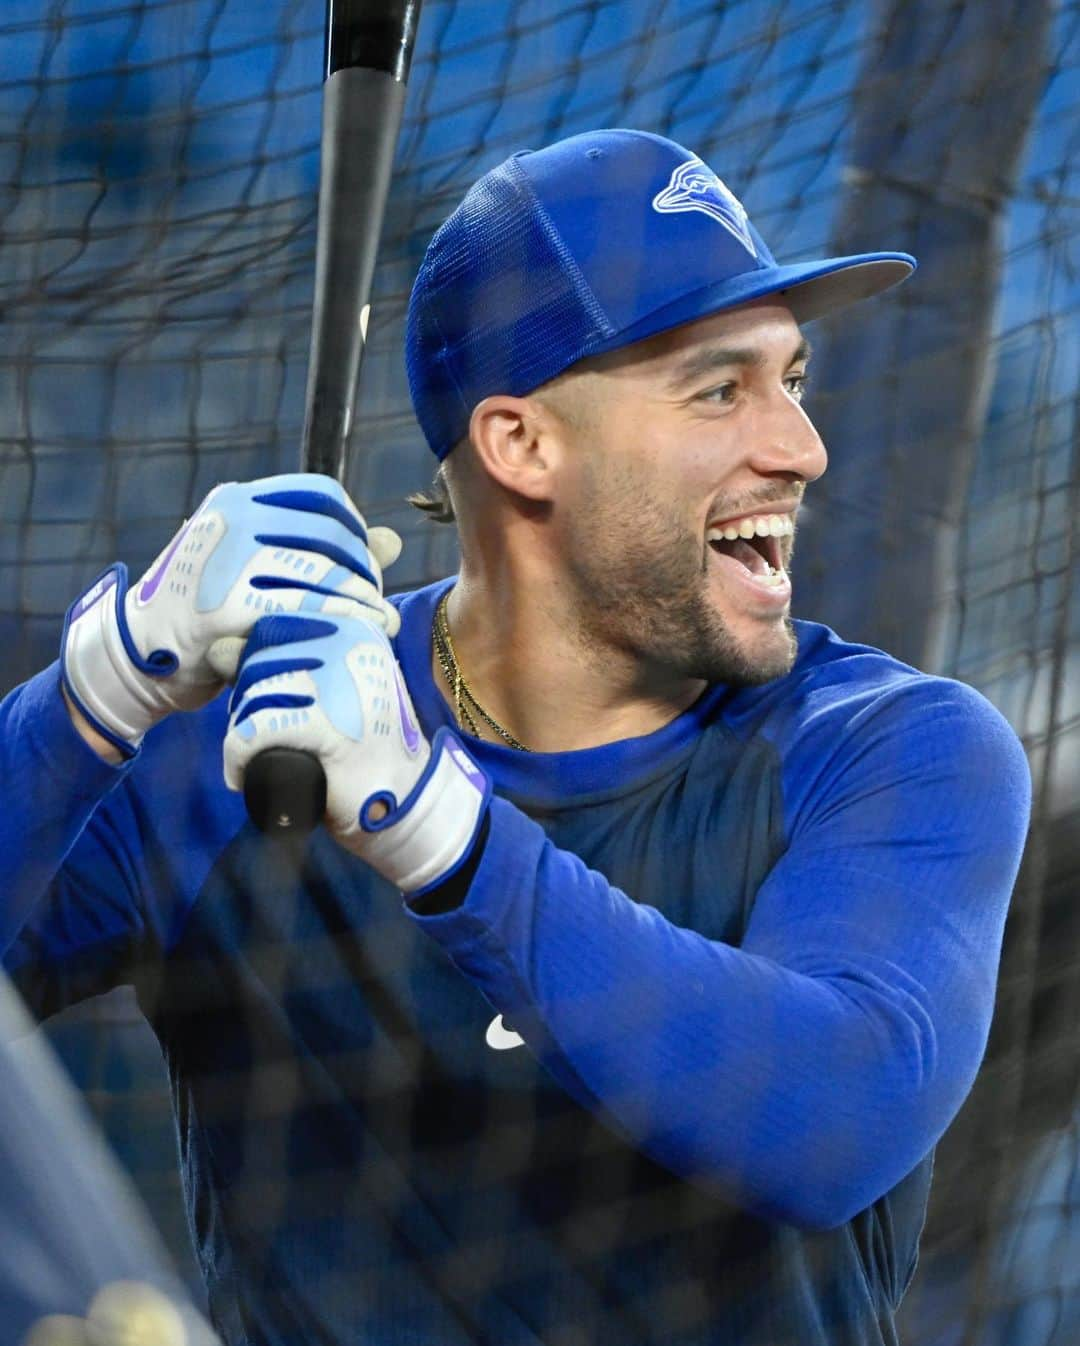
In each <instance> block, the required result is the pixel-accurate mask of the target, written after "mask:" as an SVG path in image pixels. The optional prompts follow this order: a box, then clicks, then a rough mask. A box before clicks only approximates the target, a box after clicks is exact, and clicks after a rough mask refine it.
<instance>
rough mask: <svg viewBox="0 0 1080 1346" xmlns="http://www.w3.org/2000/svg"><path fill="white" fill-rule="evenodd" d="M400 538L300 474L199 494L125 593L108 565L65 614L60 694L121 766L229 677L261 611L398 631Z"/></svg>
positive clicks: (122, 571) (327, 484) (323, 481)
mask: <svg viewBox="0 0 1080 1346" xmlns="http://www.w3.org/2000/svg"><path fill="white" fill-rule="evenodd" d="M400 551H401V540H400V538H399V537H398V536H397V534H396V533H394V532H393V531H392V530H391V529H389V528H372V529H370V530H369V529H368V528H367V526H366V524H365V523H364V520H363V518H362V516H361V515H360V513H359V512H358V511H357V509H356V506H355V505H354V504H353V503H352V501H351V500H350V499H349V497H348V495H347V494H346V493H345V490H344V489H343V488H342V487H341V486H340V485H339V484H338V483H337V482H336V481H334V480H333V479H332V478H330V477H323V476H318V475H316V474H313V473H293V474H289V475H285V476H279V477H265V478H263V479H262V480H260V481H254V482H247V483H239V482H230V483H227V484H226V485H223V486H217V487H215V488H214V490H212V491H211V492H210V494H209V495H208V496H207V497H206V499H205V500H204V501H203V502H202V504H201V505H200V506H199V508H198V510H197V511H196V512H195V513H194V514H193V515H192V517H191V518H190V519H188V520H187V522H186V523H185V524H184V525H183V527H182V528H181V529H180V530H179V532H178V533H177V534H176V536H175V537H174V538H173V539H172V540H171V542H170V543H169V544H168V546H167V547H166V548H165V550H164V551H163V552H162V553H161V555H160V556H159V557H158V558H157V560H156V561H155V562H154V563H153V565H152V566H151V567H150V569H149V570H148V571H147V572H146V574H145V575H144V576H143V578H142V579H141V580H140V581H139V583H138V584H136V585H134V586H133V587H132V588H130V589H129V588H128V585H127V570H126V567H124V566H123V565H115V566H112V567H110V568H109V570H107V571H106V572H105V573H104V574H103V575H102V576H101V577H100V578H99V579H98V580H97V581H95V583H94V584H93V585H91V587H90V588H89V589H88V590H87V592H86V593H85V594H83V596H82V597H81V598H80V599H78V600H77V601H76V602H75V603H74V604H73V605H72V607H71V609H70V610H69V612H68V617H67V622H66V624H65V627H64V636H63V642H62V649H61V664H62V668H63V679H64V689H65V691H66V693H67V695H68V697H69V699H70V701H71V702H72V703H73V704H74V705H75V706H76V707H77V709H78V710H79V712H81V714H82V716H83V717H84V718H85V720H86V722H87V723H88V724H89V725H90V726H91V727H92V728H93V729H94V730H95V731H96V732H97V733H98V734H100V735H101V736H102V737H103V738H104V739H106V740H107V741H108V742H109V743H111V744H113V745H114V747H116V748H118V749H119V750H120V751H121V752H122V753H124V754H125V755H128V756H129V755H130V754H131V753H132V752H134V750H135V749H136V748H137V747H138V745H139V742H140V740H141V739H142V736H143V734H144V733H145V732H146V730H147V729H149V728H150V727H151V726H152V725H154V724H156V723H157V722H158V720H160V719H162V718H163V717H164V716H165V715H167V714H169V713H170V712H171V711H173V710H195V709H197V708H198V707H199V706H202V705H205V704H206V702H208V701H210V700H212V698H213V697H215V696H216V695H217V694H218V692H220V691H221V689H222V687H223V686H224V684H225V682H226V680H228V679H229V678H231V676H232V674H233V672H234V670H235V667H236V662H237V660H238V658H239V656H240V652H241V651H242V649H243V647H244V643H245V641H246V639H247V635H248V632H249V631H250V629H251V627H252V626H253V625H254V623H255V622H256V621H257V620H258V619H259V618H260V617H264V616H267V615H268V614H270V613H274V612H299V611H304V612H310V613H312V614H314V613H325V614H327V615H337V616H362V617H364V618H366V619H367V620H369V621H374V622H376V623H378V625H380V626H381V627H382V628H383V629H384V630H385V631H386V632H387V634H388V635H390V636H394V635H396V634H397V628H398V615H397V611H396V610H395V609H394V608H393V607H392V606H391V605H390V604H389V603H387V602H386V600H385V599H384V598H383V596H382V588H383V585H382V571H383V567H384V566H387V565H390V564H391V563H392V562H393V561H394V560H396V559H397V556H398V555H399V553H400Z"/></svg>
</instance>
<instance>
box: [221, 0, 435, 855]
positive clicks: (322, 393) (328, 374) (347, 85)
mask: <svg viewBox="0 0 1080 1346" xmlns="http://www.w3.org/2000/svg"><path fill="white" fill-rule="evenodd" d="M419 16H420V0H327V6H326V83H325V85H324V86H323V125H322V151H321V163H320V169H319V176H320V182H319V223H318V240H317V243H316V248H315V299H314V305H313V311H312V331H311V354H310V358H309V361H308V383H307V394H306V409H305V415H304V438H303V448H302V455H301V457H302V462H303V467H304V470H305V471H307V472H325V473H327V474H329V475H330V476H333V477H336V478H337V479H338V481H344V480H345V468H346V450H347V447H348V440H349V431H350V429H351V426H352V419H353V402H354V399H355V396H356V383H357V376H358V374H359V371H360V360H361V357H362V356H363V353H364V343H365V340H366V338H367V314H368V298H369V296H370V294H371V281H372V277H373V275H374V272H375V254H376V250H377V248H378V243H379V231H380V226H381V223H382V217H383V210H384V208H385V205H386V198H387V195H388V193H389V189H390V172H391V168H392V166H393V160H394V149H395V146H396V145H397V135H398V128H399V126H400V125H401V114H402V110H403V108H404V105H405V83H406V80H407V79H408V74H409V64H410V60H411V56H412V48H413V41H414V39H415V36H416V25H417V22H418V20H419ZM244 802H245V804H246V805H247V811H248V816H249V817H250V819H251V821H252V822H253V823H254V824H255V826H256V827H258V828H259V829H260V831H262V832H264V833H266V834H267V835H268V836H272V837H278V838H282V839H284V838H293V839H303V838H304V837H306V836H307V835H308V834H309V833H310V832H311V831H312V829H313V828H315V827H316V826H318V824H319V822H320V821H321V819H322V817H323V814H324V813H325V812H326V775H325V773H324V772H323V768H322V764H321V763H320V762H319V760H318V758H316V757H313V756H312V755H311V754H310V753H305V752H300V751H297V750H296V749H294V748H267V749H264V750H263V751H262V752H260V753H258V754H256V756H254V757H253V758H252V759H251V761H250V762H249V763H248V766H247V770H246V771H245V773H244Z"/></svg>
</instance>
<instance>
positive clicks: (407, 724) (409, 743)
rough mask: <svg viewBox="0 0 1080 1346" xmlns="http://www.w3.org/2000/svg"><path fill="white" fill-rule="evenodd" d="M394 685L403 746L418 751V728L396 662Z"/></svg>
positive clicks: (410, 750)
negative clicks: (403, 740)
mask: <svg viewBox="0 0 1080 1346" xmlns="http://www.w3.org/2000/svg"><path fill="white" fill-rule="evenodd" d="M394 687H395V688H396V689H397V703H398V710H399V712H400V713H401V732H402V735H403V736H404V738H405V746H406V748H408V750H409V752H411V753H414V754H415V753H417V752H419V751H420V729H419V726H418V725H417V724H416V722H415V721H414V720H413V717H412V711H411V710H410V709H409V698H408V695H407V693H406V692H405V689H404V687H403V686H402V685H401V672H400V670H399V669H398V666H397V664H395V665H394Z"/></svg>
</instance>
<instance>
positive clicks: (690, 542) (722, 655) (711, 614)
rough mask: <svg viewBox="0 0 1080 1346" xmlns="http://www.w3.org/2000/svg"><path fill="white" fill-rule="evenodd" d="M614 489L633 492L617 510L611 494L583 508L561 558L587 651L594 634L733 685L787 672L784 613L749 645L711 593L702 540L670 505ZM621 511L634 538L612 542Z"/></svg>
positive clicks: (790, 632)
mask: <svg viewBox="0 0 1080 1346" xmlns="http://www.w3.org/2000/svg"><path fill="white" fill-rule="evenodd" d="M617 494H630V495H634V494H636V500H637V504H636V507H635V508H634V509H633V510H632V512H631V511H630V509H629V507H627V508H626V509H623V508H622V507H620V506H619V502H618V500H612V498H611V497H610V496H609V497H608V499H607V501H605V502H604V504H602V505H601V504H600V502H599V501H598V500H594V501H592V502H591V503H590V506H589V508H588V509H587V510H585V511H583V513H582V516H581V517H582V518H583V519H588V527H587V528H584V529H582V531H580V532H579V533H578V534H577V537H578V538H580V539H581V545H580V546H578V547H576V548H575V549H574V554H573V555H571V556H569V557H567V562H568V568H569V573H570V576H571V578H572V581H573V583H574V586H575V589H576V591H577V602H578V611H579V613H580V616H581V621H580V627H579V630H580V633H581V636H582V638H583V639H584V640H585V641H588V642H589V644H590V645H591V646H592V648H593V650H594V651H595V652H596V653H597V654H598V655H599V654H601V652H600V651H599V650H597V643H598V642H602V643H603V644H606V645H608V646H609V647H610V646H615V647H616V648H619V649H623V650H626V651H627V652H628V653H631V654H633V655H634V656H635V657H637V658H638V659H639V660H641V661H643V662H647V663H648V664H651V665H652V666H653V667H657V668H661V669H664V670H670V671H671V672H672V673H675V674H677V675H679V676H681V677H685V678H700V679H702V680H704V681H705V682H710V683H716V682H722V683H726V684H728V685H730V686H737V687H739V686H741V687H756V686H759V685H760V684H761V683H765V682H771V681H772V680H773V679H774V678H778V677H782V676H783V675H784V674H785V673H787V672H789V671H790V669H791V666H792V664H793V663H794V662H795V655H796V652H797V644H796V639H795V632H794V628H793V627H792V624H791V619H790V617H787V616H785V617H784V618H783V621H782V625H777V626H774V627H772V629H771V630H770V631H769V632H768V633H767V634H766V633H765V632H763V633H762V637H761V639H760V640H758V641H755V642H753V644H751V643H750V642H748V641H745V640H740V639H739V638H738V637H737V636H736V635H735V634H734V632H733V631H732V630H731V628H730V627H729V625H728V623H727V622H726V621H725V620H724V617H723V615H722V614H721V613H720V612H719V611H717V608H716V606H715V603H714V602H713V601H712V600H711V599H710V596H709V591H710V587H711V584H710V578H709V568H710V561H709V556H708V552H707V551H706V550H703V548H707V547H708V544H707V543H705V541H704V539H703V538H701V537H698V536H696V535H695V534H693V533H692V532H690V531H689V530H688V529H687V528H686V526H685V524H684V523H683V522H682V520H681V519H678V518H677V517H676V516H675V514H674V512H673V511H666V510H663V509H661V508H659V507H658V506H656V505H655V504H652V503H650V505H649V506H648V507H647V509H645V510H643V509H642V506H641V500H642V498H643V497H642V495H641V494H640V492H636V493H635V492H626V493H622V492H620V493H617ZM629 518H634V519H635V520H637V523H636V527H635V531H634V534H633V542H632V543H631V544H630V545H626V544H625V543H624V542H623V541H622V540H621V539H620V540H619V541H617V542H616V541H615V539H617V538H619V535H620V533H621V534H622V536H623V537H625V536H626V533H625V530H626V521H627V519H629ZM609 521H610V526H609ZM788 567H789V568H790V559H789V560H788ZM601 657H602V656H601Z"/></svg>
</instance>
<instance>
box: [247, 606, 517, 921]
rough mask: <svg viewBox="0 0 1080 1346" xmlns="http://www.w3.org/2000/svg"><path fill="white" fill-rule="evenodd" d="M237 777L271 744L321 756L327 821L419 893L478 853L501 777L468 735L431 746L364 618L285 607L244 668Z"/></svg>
mask: <svg viewBox="0 0 1080 1346" xmlns="http://www.w3.org/2000/svg"><path fill="white" fill-rule="evenodd" d="M229 710H230V716H229V730H228V733H227V735H226V737H225V782H226V784H227V785H228V786H229V788H230V789H231V790H239V789H241V788H242V787H243V779H244V768H245V767H246V765H247V763H248V762H249V761H250V760H251V758H252V757H254V756H255V754H256V753H259V752H261V751H262V750H263V749H265V748H296V749H299V750H301V751H303V752H308V753H312V754H313V755H314V756H316V757H318V758H319V760H320V761H321V762H322V766H323V770H324V771H325V772H326V785H327V806H326V817H325V820H324V821H325V823H326V826H327V828H328V829H329V830H330V832H331V834H332V835H333V836H334V837H336V839H337V840H338V841H339V842H340V843H341V844H342V845H343V846H344V847H345V848H346V849H347V850H350V851H352V852H353V854H355V855H359V856H360V857H361V858H362V859H364V860H366V861H367V862H368V863H369V864H370V865H372V867H373V868H375V869H377V870H378V871H379V873H381V874H382V875H383V877H384V878H386V879H388V880H389V881H390V882H391V883H393V884H395V885H396V886H397V887H398V888H399V889H401V891H402V892H404V893H406V894H407V895H409V896H416V895H419V894H420V893H423V892H426V891H428V890H429V889H431V888H434V887H436V886H438V884H440V883H442V882H443V881H445V880H446V879H447V878H449V877H450V875H451V874H452V873H454V871H455V870H456V869H457V868H458V866H459V865H460V864H461V863H462V862H463V861H464V860H465V859H466V858H467V857H468V855H469V853H470V851H471V850H472V846H473V843H474V841H475V838H476V835H477V832H478V830H479V828H480V824H481V822H482V821H483V818H484V815H485V812H486V810H487V802H488V798H489V796H490V793H491V784H490V781H489V780H488V778H487V776H486V775H485V774H484V773H483V771H481V769H480V768H479V767H478V766H477V765H476V763H475V762H473V760H472V758H471V757H470V756H469V755H468V753H467V752H466V751H465V749H464V748H463V747H462V746H461V744H460V743H459V741H458V740H457V738H455V736H454V735H453V734H452V733H451V732H450V731H449V730H447V729H440V730H439V731H438V732H437V733H436V734H435V737H434V739H433V741H432V742H431V743H430V744H429V742H428V740H427V738H426V737H425V736H424V734H423V733H422V731H421V729H420V726H419V724H418V722H417V718H416V712H415V711H414V709H413V704H412V699H411V698H410V696H409V691H408V688H407V687H406V686H405V680H404V678H403V677H402V673H401V668H400V667H399V665H398V662H397V659H396V658H395V656H394V651H393V649H392V647H391V645H390V642H389V640H388V639H387V637H386V635H385V634H384V633H383V631H382V630H381V629H380V628H379V627H378V626H377V625H376V624H375V623H374V622H370V621H367V620H364V619H357V618H347V617H323V616H321V615H320V616H317V617H315V616H312V617H307V616H299V615H296V616H292V615H275V616H272V617H264V618H262V619H261V620H260V621H258V622H257V623H256V624H255V627H254V629H253V630H252V633H251V637H250V639H249V640H248V643H247V646H246V647H245V650H244V653H243V656H242V658H241V662H240V666H239V668H238V670H237V676H236V684H235V686H234V688H233V693H232V699H231V700H230V703H229Z"/></svg>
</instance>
